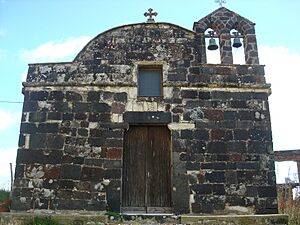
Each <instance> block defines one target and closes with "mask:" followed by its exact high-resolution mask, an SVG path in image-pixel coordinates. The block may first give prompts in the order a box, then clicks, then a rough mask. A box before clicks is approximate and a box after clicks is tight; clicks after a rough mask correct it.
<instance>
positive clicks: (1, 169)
mask: <svg viewBox="0 0 300 225" xmlns="http://www.w3.org/2000/svg"><path fill="white" fill-rule="evenodd" d="M0 155H1V157H0V188H5V189H7V190H8V189H10V166H9V163H12V164H13V166H12V169H13V171H14V169H15V162H16V156H17V147H15V148H0Z"/></svg>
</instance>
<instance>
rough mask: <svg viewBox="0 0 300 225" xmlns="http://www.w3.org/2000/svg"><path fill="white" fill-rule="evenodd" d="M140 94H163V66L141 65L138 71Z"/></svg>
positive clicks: (150, 95)
mask: <svg viewBox="0 0 300 225" xmlns="http://www.w3.org/2000/svg"><path fill="white" fill-rule="evenodd" d="M138 96H141V97H159V96H162V70H161V67H150V66H149V67H140V68H139V72H138Z"/></svg>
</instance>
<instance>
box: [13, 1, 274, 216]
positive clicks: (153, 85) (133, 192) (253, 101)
mask: <svg viewBox="0 0 300 225" xmlns="http://www.w3.org/2000/svg"><path fill="white" fill-rule="evenodd" d="M155 14H156V13H155V12H154V11H153V10H152V9H149V12H148V13H145V15H146V16H149V19H148V21H147V22H142V23H137V24H129V25H124V26H119V27H114V28H112V29H110V30H108V31H105V32H103V33H101V34H99V35H98V36H96V37H95V38H94V39H92V40H91V41H90V42H89V43H88V44H87V45H86V46H85V47H84V48H83V49H82V50H81V51H80V52H79V53H78V55H77V56H76V57H75V59H74V60H73V61H72V62H57V63H35V64H29V69H28V74H27V79H26V82H24V83H23V94H24V105H23V112H22V122H21V128H20V137H19V148H18V153H17V159H16V170H15V180H14V185H13V192H12V196H13V201H12V209H13V210H14V211H32V210H57V211H59V210H74V211H97V212H105V211H113V212H120V213H125V214H126V213H136V214H146V213H149V214H151V213H160V214H163V213H165V214H176V215H177V214H223V215H224V214H232V213H235V214H268V213H277V192H276V182H275V172H274V162H273V160H272V154H273V149H272V134H271V122H270V114H269V105H268V96H269V95H270V93H271V89H270V84H268V83H266V81H265V76H264V65H260V64H259V58H258V50H257V42H256V35H255V29H254V25H255V24H254V23H253V22H251V21H250V20H248V19H246V18H244V17H242V16H240V15H238V14H237V13H235V12H232V11H230V10H228V9H227V8H225V7H220V8H218V9H217V10H215V11H214V12H212V13H211V14H209V15H207V16H206V17H204V18H202V19H200V20H198V21H196V22H195V23H194V24H193V29H192V30H188V29H186V28H183V27H180V26H178V25H175V24H171V23H165V22H155V20H154V16H155ZM237 47H241V48H243V49H244V52H243V55H244V58H245V63H244V64H233V55H234V53H235V51H233V49H234V50H235V48H237ZM209 51H217V52H219V53H220V54H219V57H220V63H219V64H209V63H207V53H208V52H209Z"/></svg>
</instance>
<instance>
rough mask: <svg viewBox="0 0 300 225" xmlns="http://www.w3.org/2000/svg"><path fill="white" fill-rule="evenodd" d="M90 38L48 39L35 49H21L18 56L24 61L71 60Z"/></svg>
mask: <svg viewBox="0 0 300 225" xmlns="http://www.w3.org/2000/svg"><path fill="white" fill-rule="evenodd" d="M90 40H91V37H88V36H82V37H78V38H69V39H66V40H62V41H49V42H47V43H44V44H42V45H40V46H38V47H37V48H35V49H30V50H28V49H24V50H22V51H21V54H20V57H21V59H22V60H23V61H25V62H26V63H37V62H53V61H66V60H68V61H71V60H73V59H74V57H75V56H76V55H77V54H78V53H79V52H80V50H81V49H82V48H83V47H84V46H85V45H86V44H87V43H88V42H89V41H90Z"/></svg>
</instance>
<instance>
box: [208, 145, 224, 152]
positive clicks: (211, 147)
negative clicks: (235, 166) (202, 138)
mask: <svg viewBox="0 0 300 225" xmlns="http://www.w3.org/2000/svg"><path fill="white" fill-rule="evenodd" d="M207 151H208V152H209V153H226V152H227V146H226V143H225V142H209V143H208V145H207Z"/></svg>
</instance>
